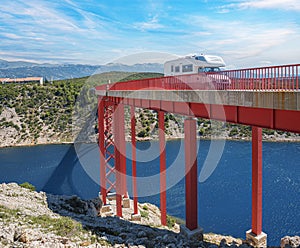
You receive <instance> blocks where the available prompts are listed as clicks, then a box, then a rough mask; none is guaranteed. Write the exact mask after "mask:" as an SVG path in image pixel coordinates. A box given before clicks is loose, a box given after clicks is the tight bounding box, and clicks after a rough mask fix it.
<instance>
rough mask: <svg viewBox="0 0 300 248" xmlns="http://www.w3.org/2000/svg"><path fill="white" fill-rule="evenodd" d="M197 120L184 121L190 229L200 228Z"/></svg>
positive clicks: (186, 196) (186, 187) (187, 223)
mask: <svg viewBox="0 0 300 248" xmlns="http://www.w3.org/2000/svg"><path fill="white" fill-rule="evenodd" d="M196 134H197V133H196V120H195V119H192V118H188V119H186V120H185V121H184V143H185V170H186V171H185V173H186V175H185V199H186V208H185V214H186V227H187V228H188V229H189V230H191V231H192V230H195V229H197V228H198V190H197V186H198V181H197V176H198V173H197V138H196Z"/></svg>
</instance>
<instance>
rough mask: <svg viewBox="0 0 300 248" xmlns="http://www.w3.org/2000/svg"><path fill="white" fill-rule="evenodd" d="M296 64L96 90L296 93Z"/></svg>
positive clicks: (299, 67) (299, 72)
mask: <svg viewBox="0 0 300 248" xmlns="http://www.w3.org/2000/svg"><path fill="white" fill-rule="evenodd" d="M299 76H300V64H294V65H282V66H271V67H260V68H248V69H238V70H226V71H221V72H217V73H216V72H211V73H210V72H208V73H199V74H189V75H180V76H168V77H160V78H151V79H139V80H130V81H126V82H116V83H114V84H110V85H102V86H98V87H96V88H97V89H99V90H142V89H144V90H145V89H147V90H150V89H151V90H159V89H160V90H161V89H164V90H252V91H297V90H299V86H300V85H299Z"/></svg>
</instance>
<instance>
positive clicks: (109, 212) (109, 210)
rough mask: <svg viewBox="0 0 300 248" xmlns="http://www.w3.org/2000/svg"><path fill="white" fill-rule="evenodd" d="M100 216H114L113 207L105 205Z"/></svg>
mask: <svg viewBox="0 0 300 248" xmlns="http://www.w3.org/2000/svg"><path fill="white" fill-rule="evenodd" d="M99 215H100V216H102V217H103V216H112V215H114V213H113V211H112V208H111V205H109V204H107V205H103V206H102V207H101V209H100V212H99Z"/></svg>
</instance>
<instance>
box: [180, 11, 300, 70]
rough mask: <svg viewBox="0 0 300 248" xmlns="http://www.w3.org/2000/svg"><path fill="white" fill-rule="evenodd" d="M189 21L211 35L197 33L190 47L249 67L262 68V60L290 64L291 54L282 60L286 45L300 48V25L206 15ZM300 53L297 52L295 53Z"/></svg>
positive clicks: (188, 18)
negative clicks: (223, 18) (226, 18)
mask: <svg viewBox="0 0 300 248" xmlns="http://www.w3.org/2000/svg"><path fill="white" fill-rule="evenodd" d="M191 20H193V22H191ZM186 21H187V22H188V23H193V25H194V28H195V29H201V30H204V31H203V32H207V33H210V34H211V35H209V36H203V35H201V32H195V33H191V34H190V35H188V36H186V37H185V38H186V39H185V41H186V43H187V42H188V43H187V44H190V47H191V48H192V49H191V50H192V51H194V50H195V49H197V50H198V51H200V52H204V53H208V54H209V53H212V54H218V55H221V56H224V58H225V61H229V62H230V63H235V64H239V63H241V64H244V63H245V61H248V62H247V63H248V64H247V65H250V64H251V63H255V65H257V66H259V63H260V62H259V61H262V60H264V61H274V63H275V62H277V63H283V62H280V61H284V60H286V61H288V60H287V55H285V58H283V57H280V56H278V53H279V51H280V50H283V51H284V50H286V48H285V46H286V47H289V46H290V47H294V49H296V48H297V47H298V46H297V45H296V44H295V42H294V41H293V40H297V38H298V39H300V35H299V25H298V24H296V23H285V24H283V25H280V26H278V25H276V23H253V22H252V23H247V22H245V21H226V20H222V21H219V20H216V19H213V18H209V17H203V16H202V17H200V16H190V17H187V18H186ZM298 50H299V49H296V50H295V53H297V51H298ZM296 56H297V54H294V56H293V57H296ZM298 57H299V56H298ZM290 58H292V57H290ZM291 60H292V59H291ZM253 61H254V62H253ZM244 65H246V64H244Z"/></svg>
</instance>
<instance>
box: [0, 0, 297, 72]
mask: <svg viewBox="0 0 300 248" xmlns="http://www.w3.org/2000/svg"><path fill="white" fill-rule="evenodd" d="M150 52H152V53H150ZM194 53H206V54H216V55H220V56H222V57H223V58H224V60H225V62H226V63H227V65H228V68H240V67H255V66H264V65H274V64H276V65H277V64H290V63H300V1H299V0H221V1H213V0H191V1H188V0H187V1H183V0H180V1H179V0H172V1H168V0H160V1H156V0H109V1H106V0H102V1H101V0H51V1H50V0H49V1H44V0H26V1H24V0H13V1H12V0H1V8H0V59H7V60H27V61H34V62H41V63H42V62H48V63H66V62H67V63H82V64H106V63H109V62H115V61H118V62H122V63H131V64H132V63H141V62H163V60H165V59H166V57H167V56H166V55H169V54H176V55H179V56H183V55H187V54H194ZM137 54H138V55H137ZM124 56H127V57H126V58H122V57H124ZM120 58H121V59H120Z"/></svg>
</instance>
